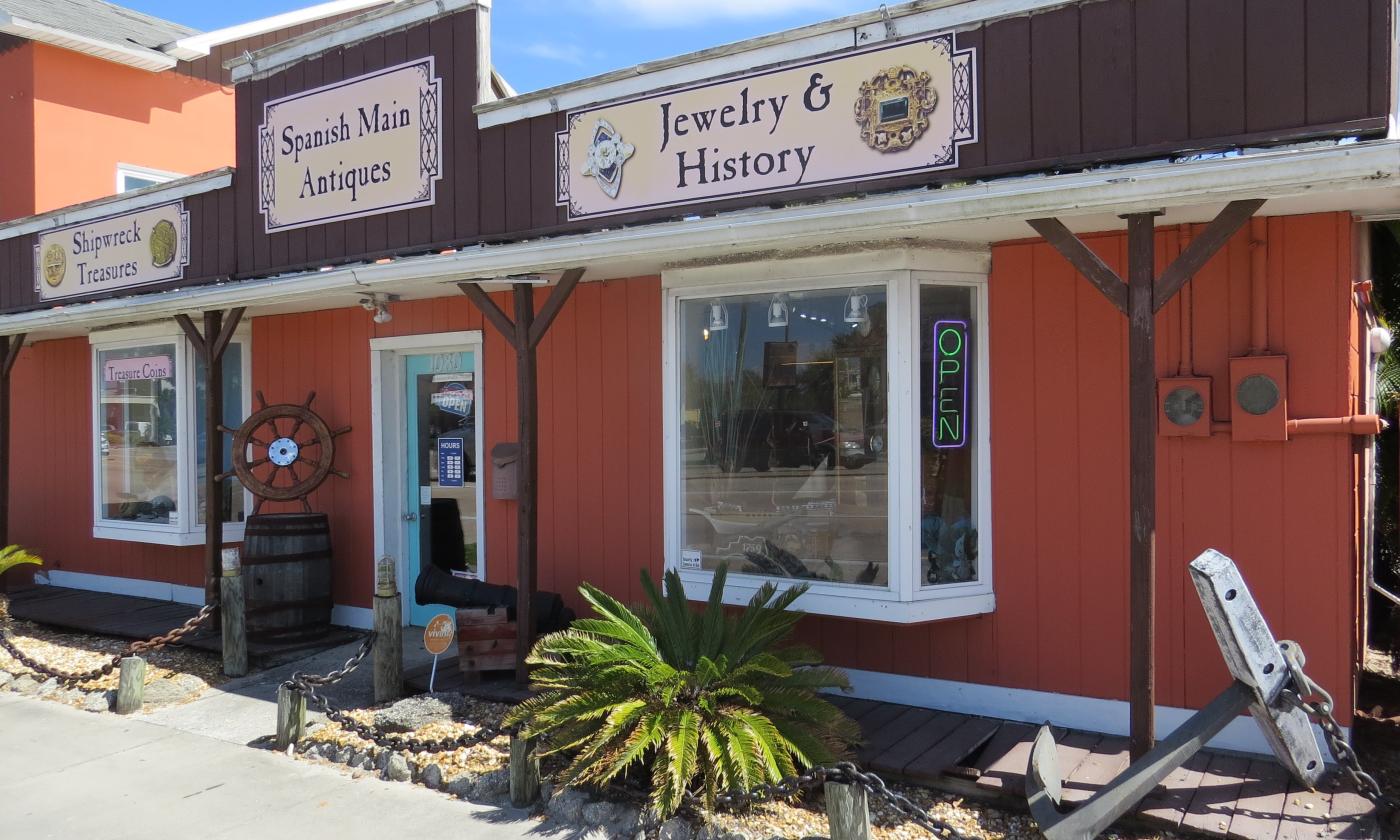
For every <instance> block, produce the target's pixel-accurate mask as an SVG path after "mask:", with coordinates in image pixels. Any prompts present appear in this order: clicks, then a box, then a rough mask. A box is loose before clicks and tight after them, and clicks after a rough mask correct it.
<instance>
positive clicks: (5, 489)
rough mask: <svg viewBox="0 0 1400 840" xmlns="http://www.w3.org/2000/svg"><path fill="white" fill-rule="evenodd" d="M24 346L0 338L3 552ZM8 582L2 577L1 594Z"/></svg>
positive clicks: (6, 541)
mask: <svg viewBox="0 0 1400 840" xmlns="http://www.w3.org/2000/svg"><path fill="white" fill-rule="evenodd" d="M23 346H24V334H23V333H20V334H19V335H13V336H11V335H7V336H0V548H3V547H4V546H7V545H9V544H10V372H11V371H12V370H14V367H15V362H16V361H17V360H18V359H19V351H20V348H21V347H23ZM4 591H5V579H4V578H3V577H0V592H4Z"/></svg>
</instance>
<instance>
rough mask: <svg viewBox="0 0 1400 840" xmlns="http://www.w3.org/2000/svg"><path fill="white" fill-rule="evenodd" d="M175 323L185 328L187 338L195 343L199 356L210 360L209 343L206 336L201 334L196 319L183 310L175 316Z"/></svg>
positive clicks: (191, 342)
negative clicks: (205, 338)
mask: <svg viewBox="0 0 1400 840" xmlns="http://www.w3.org/2000/svg"><path fill="white" fill-rule="evenodd" d="M175 323H177V324H179V325H180V329H182V330H184V332H185V338H188V339H189V340H190V344H193V345H194V349H195V352H197V353H199V358H201V359H204V360H205V361H208V360H209V345H208V344H206V343H205V341H204V336H203V335H200V332H199V328H198V327H196V326H195V325H194V321H191V320H190V316H188V315H186V314H184V313H183V312H182V313H180V314H179V315H176V316H175Z"/></svg>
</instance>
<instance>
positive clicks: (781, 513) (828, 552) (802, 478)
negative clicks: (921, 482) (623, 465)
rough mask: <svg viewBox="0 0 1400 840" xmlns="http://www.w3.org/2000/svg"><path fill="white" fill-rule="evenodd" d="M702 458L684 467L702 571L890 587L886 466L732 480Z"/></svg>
mask: <svg viewBox="0 0 1400 840" xmlns="http://www.w3.org/2000/svg"><path fill="white" fill-rule="evenodd" d="M698 456H699V457H698V458H695V461H696V462H695V463H688V464H687V465H686V467H685V479H684V482H685V484H684V488H685V500H686V508H687V514H686V521H685V534H686V543H687V545H688V546H689V547H691V548H693V549H694V548H698V549H700V550H701V552H702V564H701V566H702V568H705V569H714V568H716V567H717V566H719V565H721V564H728V565H729V567H730V571H731V572H735V573H741V574H742V573H748V574H765V575H775V576H789V577H802V578H809V579H819V580H830V581H832V582H843V583H861V584H874V585H878V586H884V585H886V583H887V572H886V568H885V567H886V564H887V548H886V546H887V542H888V536H887V535H888V530H887V520H886V510H887V492H888V490H887V488H888V479H889V476H888V470H887V468H886V465H885V464H884V463H883V462H875V463H870V464H866V465H865V466H863V467H860V468H858V469H849V468H845V467H836V468H831V467H828V466H821V467H817V468H812V467H779V466H775V467H771V468H769V469H768V470H766V471H764V472H757V471H753V470H741V471H739V472H732V473H726V472H724V471H723V470H721V469H720V467H719V466H717V465H714V464H705V463H703V452H701V453H698ZM687 460H688V461H689V460H691V458H688V459H687ZM794 560H795V561H796V562H795V563H794Z"/></svg>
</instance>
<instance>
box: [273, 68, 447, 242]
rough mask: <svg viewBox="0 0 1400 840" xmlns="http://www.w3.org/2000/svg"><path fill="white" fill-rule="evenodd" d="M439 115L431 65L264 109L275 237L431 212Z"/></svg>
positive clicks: (438, 88) (380, 73) (438, 85)
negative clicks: (380, 215) (343, 222)
mask: <svg viewBox="0 0 1400 840" xmlns="http://www.w3.org/2000/svg"><path fill="white" fill-rule="evenodd" d="M441 107H442V80H441V79H439V78H438V77H437V76H436V71H435V70H434V69H433V59H432V57H431V56H429V57H427V58H421V59H418V60H416V61H411V62H409V63H407V64H399V65H396V66H394V67H386V68H384V69H383V70H376V71H375V72H373V73H366V74H365V75H362V76H356V77H354V78H351V79H346V80H344V81H341V82H335V83H334V84H329V85H324V86H322V87H318V88H313V89H312V90H306V91H302V92H300V93H295V94H292V95H291V96H284V97H282V98H280V99H273V100H271V101H269V102H267V103H266V104H264V105H263V122H262V125H260V126H259V127H258V191H259V206H260V207H261V208H262V213H263V221H264V223H265V227H266V229H267V232H268V233H273V232H275V231H279V230H290V229H292V228H299V227H307V226H308V225H319V224H324V223H326V222H333V221H339V220H342V219H353V218H356V217H358V216H371V215H374V214H377V213H388V212H391V211H394V210H407V209H408V208H410V207H424V206H427V205H430V204H432V203H433V201H434V199H435V192H436V189H437V182H438V179H440V178H441V177H442V129H441V125H442V122H441V120H440V119H439V117H440V116H441Z"/></svg>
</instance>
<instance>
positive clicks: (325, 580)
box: [243, 513, 331, 642]
mask: <svg viewBox="0 0 1400 840" xmlns="http://www.w3.org/2000/svg"><path fill="white" fill-rule="evenodd" d="M243 591H244V597H245V600H246V604H247V610H246V613H245V614H246V616H247V619H246V626H247V633H248V638H249V639H250V640H255V641H262V642H291V641H298V640H302V639H307V638H311V637H314V636H317V635H321V634H324V633H325V632H327V631H328V630H329V629H330V624H331V533H330V522H329V520H327V518H326V515H325V514H324V513H265V514H258V515H256V516H250V517H248V521H247V524H246V525H245V526H244V531H243Z"/></svg>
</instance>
